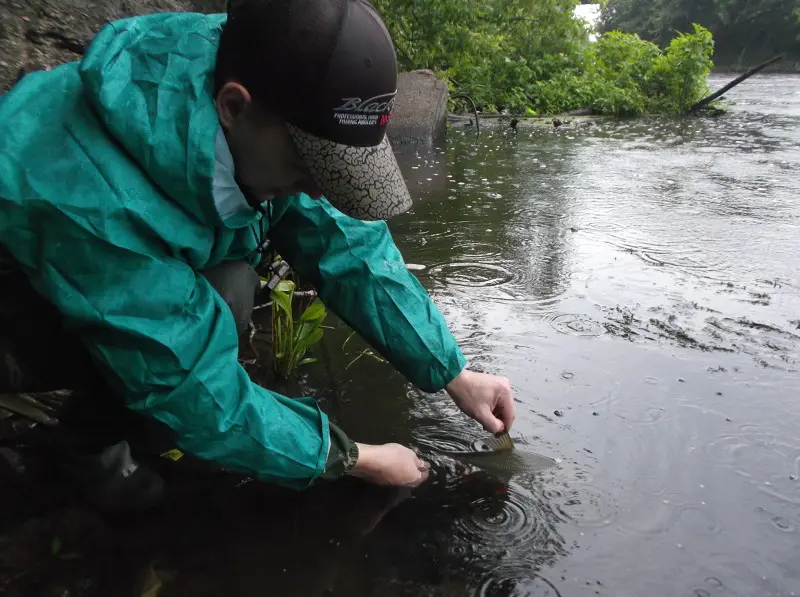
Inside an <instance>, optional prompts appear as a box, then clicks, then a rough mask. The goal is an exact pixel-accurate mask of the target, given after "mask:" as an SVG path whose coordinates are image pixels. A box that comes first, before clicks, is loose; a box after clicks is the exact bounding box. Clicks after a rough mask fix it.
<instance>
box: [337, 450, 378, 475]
mask: <svg viewBox="0 0 800 597" xmlns="http://www.w3.org/2000/svg"><path fill="white" fill-rule="evenodd" d="M354 445H355V447H356V450H357V455H356V460H355V462H354V463H353V466H352V467H350V469H349V470H348V471H347V472H346V473H345V474H346V475H349V476H351V477H363V476H366V475H369V474H370V473H372V472H374V471H375V470H376V468H377V467H378V463H377V460H376V458H375V447H376V446H371V445H369V444H359V443H355V442H354Z"/></svg>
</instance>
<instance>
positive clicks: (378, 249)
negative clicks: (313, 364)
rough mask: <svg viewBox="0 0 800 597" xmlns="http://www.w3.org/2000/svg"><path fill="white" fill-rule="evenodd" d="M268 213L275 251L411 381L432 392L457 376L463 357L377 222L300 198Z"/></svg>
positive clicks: (277, 202) (280, 202)
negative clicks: (270, 216) (272, 224)
mask: <svg viewBox="0 0 800 597" xmlns="http://www.w3.org/2000/svg"><path fill="white" fill-rule="evenodd" d="M273 209H274V214H275V215H274V219H275V222H276V224H275V227H274V229H273V230H272V239H273V241H274V243H275V247H276V249H277V251H278V252H279V253H280V254H281V256H283V258H284V259H286V261H287V262H289V264H290V265H291V266H292V268H293V269H294V270H295V271H297V272H298V273H299V274H300V275H301V276H302V277H305V278H306V279H307V280H309V281H310V282H311V283H312V284H314V286H315V287H316V289H317V292H318V293H319V296H320V298H321V299H322V301H323V302H324V303H325V305H326V306H327V307H328V308H330V309H331V310H332V311H333V312H334V313H336V315H338V316H339V317H340V318H341V319H342V320H343V321H345V322H346V323H347V324H348V325H349V326H350V327H351V328H352V329H353V330H355V331H356V332H357V333H358V334H359V335H361V336H362V337H363V338H364V339H365V340H366V341H367V342H369V343H370V345H371V346H372V347H373V348H375V350H377V351H378V352H379V353H380V354H381V355H382V356H383V357H384V358H386V359H387V360H388V361H389V362H390V363H391V364H392V365H393V366H394V367H395V368H396V369H397V370H398V371H400V373H402V374H403V375H404V376H405V377H406V378H407V379H408V380H409V381H411V383H413V384H414V385H415V386H417V387H418V388H420V389H422V390H423V391H428V392H435V391H439V390H441V389H442V388H444V387H445V386H446V385H447V384H448V383H449V382H450V381H451V380H452V379H453V378H454V377H456V375H458V373H460V372H461V370H462V369H463V368H464V366H465V364H466V359H465V358H464V355H463V354H462V352H461V350H460V349H459V347H458V345H457V343H456V340H455V338H454V337H453V335H452V333H451V332H450V330H449V329H448V327H447V324H446V322H445V320H444V317H443V316H442V314H441V312H440V311H439V309H438V308H437V307H436V305H435V304H434V303H433V301H432V300H431V298H430V296H429V295H428V293H427V291H426V290H425V288H423V286H422V285H421V284H420V283H419V281H418V280H417V279H416V277H414V275H413V274H412V273H411V272H409V271H408V269H407V268H406V265H405V263H404V261H403V258H402V256H401V254H400V251H399V250H398V249H397V247H396V246H395V244H394V241H393V239H392V236H391V233H390V232H389V228H388V226H387V225H386V223H385V222H382V221H377V222H366V221H362V220H357V219H354V218H351V217H349V216H346V215H344V214H343V213H341V212H340V211H338V210H337V209H335V208H334V207H333V206H332V205H331V204H330V203H329V202H328V201H326V200H325V199H321V200H313V199H311V198H309V197H308V196H307V195H299V196H297V197H292V198H288V199H279V200H275V201H274V205H273Z"/></svg>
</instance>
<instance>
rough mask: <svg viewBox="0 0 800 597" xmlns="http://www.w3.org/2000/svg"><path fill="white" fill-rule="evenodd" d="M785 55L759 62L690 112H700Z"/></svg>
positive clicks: (693, 107) (696, 105) (698, 103)
mask: <svg viewBox="0 0 800 597" xmlns="http://www.w3.org/2000/svg"><path fill="white" fill-rule="evenodd" d="M785 56H786V55H785V54H781V55H780V56H775V58H771V59H769V60H767V61H766V62H764V63H763V64H759V65H758V66H756V67H755V68H751V69H750V70H749V71H747V72H746V73H745V74H743V75H742V76H741V77H738V78H736V79H734V80H733V81H731V82H730V83H728V84H727V85H725V87H723V88H722V89H720V90H719V91H717V92H716V93H712V94H711V95H709V96H708V97H707V98H705V99H702V100H700V101H699V102H697V103H696V104H695V105H694V106H692V107H691V108H689V114H693V113H695V112H699V111H700V110H702V109H703V108H705V107H706V106H707V105H708V104H710V103H711V102H713V101H714V100H716V99H719V98H720V97H722V96H723V95H725V94H726V93H727V92H728V91H730V90H731V89H733V88H734V87H736V86H737V85H738V84H739V83H741V82H743V81H745V80H747V79H749V78H750V77H752V76H753V75H755V74H756V73H758V72H761V71H762V70H764V69H765V68H767V67H768V66H769V65H771V64H774V63H775V62H778V60H781V59H783V58H784V57H785Z"/></svg>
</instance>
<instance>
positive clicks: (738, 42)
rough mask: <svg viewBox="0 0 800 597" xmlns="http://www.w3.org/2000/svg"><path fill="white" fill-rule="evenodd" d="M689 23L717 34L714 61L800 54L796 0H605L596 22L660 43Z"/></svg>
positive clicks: (744, 62) (742, 62) (740, 62)
mask: <svg viewBox="0 0 800 597" xmlns="http://www.w3.org/2000/svg"><path fill="white" fill-rule="evenodd" d="M693 23H700V24H701V25H703V26H704V27H706V28H708V29H709V31H711V33H712V34H713V36H714V38H715V39H716V40H717V47H716V52H715V61H716V62H717V64H724V65H726V66H728V67H734V68H737V69H741V68H744V67H746V66H755V65H756V64H759V63H761V62H763V61H765V60H768V59H769V58H772V57H773V56H776V55H778V54H787V57H788V58H789V59H790V60H800V8H798V3H797V0H653V1H651V2H642V1H640V0H608V1H607V2H606V3H605V4H604V5H603V7H602V10H601V25H600V28H601V30H603V31H613V30H619V31H624V32H627V33H637V34H639V35H641V36H642V37H643V38H645V39H648V40H650V41H653V42H654V43H656V44H658V45H660V46H664V45H666V44H667V43H668V42H669V40H670V39H671V38H672V37H673V35H674V34H675V32H676V31H682V32H688V31H690V30H691V26H692V24H693Z"/></svg>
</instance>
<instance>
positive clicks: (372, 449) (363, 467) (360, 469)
mask: <svg viewBox="0 0 800 597" xmlns="http://www.w3.org/2000/svg"><path fill="white" fill-rule="evenodd" d="M356 445H357V446H358V461H357V462H356V464H355V466H353V468H352V469H350V472H349V473H348V475H350V476H352V477H359V478H361V479H364V480H365V481H368V482H369V483H374V484H375V485H389V486H392V487H416V486H418V485H420V484H421V483H423V482H424V481H425V480H426V479H427V478H428V474H429V472H430V471H429V468H428V465H427V464H425V463H424V462H422V460H420V459H419V457H418V456H417V455H416V454H415V453H414V452H413V451H412V450H410V449H409V448H406V447H405V446H401V445H400V444H383V445H380V446H374V445H370V444H356Z"/></svg>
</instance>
